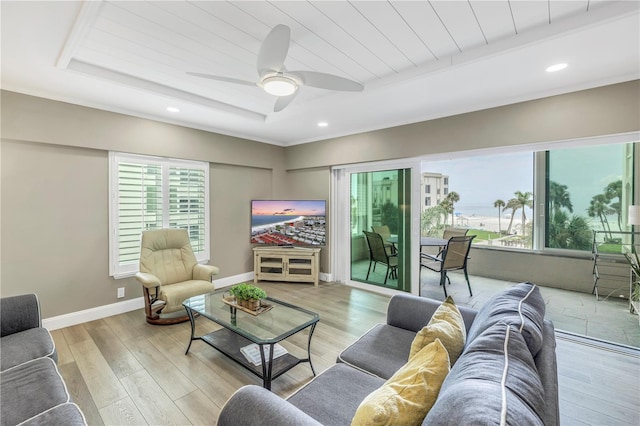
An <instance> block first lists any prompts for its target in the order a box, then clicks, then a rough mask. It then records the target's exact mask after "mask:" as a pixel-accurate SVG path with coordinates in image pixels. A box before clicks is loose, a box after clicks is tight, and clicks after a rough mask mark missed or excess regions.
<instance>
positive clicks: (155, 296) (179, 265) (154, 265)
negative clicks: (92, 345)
mask: <svg viewBox="0 0 640 426" xmlns="http://www.w3.org/2000/svg"><path fill="white" fill-rule="evenodd" d="M218 271H219V270H218V268H217V267H215V266H211V265H200V264H198V262H197V261H196V256H195V255H194V254H193V249H192V248H191V242H190V241H189V234H188V233H187V230H186V229H154V230H152V231H145V232H143V233H142V243H141V248H140V272H138V273H137V274H136V279H137V280H138V281H139V282H140V283H141V284H142V289H143V293H144V307H145V314H146V316H147V322H148V323H150V324H176V323H180V322H184V321H188V320H189V317H188V315H187V314H186V312H185V311H184V307H183V306H182V302H184V301H185V300H186V299H188V298H190V297H193V296H197V295H199V294H205V293H210V292H212V291H214V290H215V286H214V285H213V283H212V282H211V278H212V276H213V275H217V274H218Z"/></svg>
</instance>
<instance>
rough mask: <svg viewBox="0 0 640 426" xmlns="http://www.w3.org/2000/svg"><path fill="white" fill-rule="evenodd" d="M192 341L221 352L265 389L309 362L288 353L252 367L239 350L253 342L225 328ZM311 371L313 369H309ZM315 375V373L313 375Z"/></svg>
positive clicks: (194, 338) (307, 359)
mask: <svg viewBox="0 0 640 426" xmlns="http://www.w3.org/2000/svg"><path fill="white" fill-rule="evenodd" d="M193 340H202V341H203V342H205V343H206V344H208V345H209V346H211V347H212V348H214V349H217V350H218V351H220V352H222V354H224V355H226V356H227V357H228V358H230V359H232V360H234V361H235V362H237V363H238V364H240V365H242V366H243V367H245V368H246V369H247V370H249V371H250V372H251V373H253V374H255V375H256V376H258V377H260V378H261V379H262V382H263V386H264V388H265V389H271V381H272V380H273V379H276V378H278V377H280V376H281V375H282V374H284V373H286V372H287V371H289V370H291V369H292V368H293V367H295V366H296V365H298V364H300V363H302V362H309V363H310V360H309V358H303V359H300V358H297V357H295V356H293V355H291V354H290V353H286V354H284V355H282V356H279V357H278V358H276V359H274V360H273V363H272V364H271V365H269V360H268V359H267V360H266V362H265V363H264V364H262V365H259V366H257V365H253V364H252V363H251V362H249V361H248V360H247V359H246V358H245V356H244V355H243V354H242V352H240V348H242V347H244V346H247V345H250V344H252V343H253V342H252V341H251V340H249V339H247V338H245V337H242V336H240V335H239V334H236V333H234V332H233V331H230V330H228V329H226V328H222V329H220V330H216V331H214V332H211V333H209V334H205V335H203V336H199V337H195V336H194V337H193V338H192V339H191V342H193ZM191 342H189V347H190V346H191ZM263 346H269V344H264V345H263ZM188 352H189V348H187V353H188ZM269 367H271V368H269ZM311 369H312V371H313V367H312V368H311ZM314 375H315V373H314Z"/></svg>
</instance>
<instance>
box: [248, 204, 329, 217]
mask: <svg viewBox="0 0 640 426" xmlns="http://www.w3.org/2000/svg"><path fill="white" fill-rule="evenodd" d="M325 205H326V203H325V200H253V201H252V202H251V214H252V215H254V216H258V215H267V216H275V215H285V216H325Z"/></svg>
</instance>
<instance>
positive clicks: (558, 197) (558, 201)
mask: <svg viewBox="0 0 640 426" xmlns="http://www.w3.org/2000/svg"><path fill="white" fill-rule="evenodd" d="M547 198H548V199H549V212H550V213H551V214H552V215H553V214H554V213H555V212H556V211H558V210H559V209H560V208H562V207H564V208H566V209H567V210H569V213H573V204H572V203H571V196H570V195H569V192H568V191H567V185H560V184H559V183H557V182H554V181H549V194H548V196H547Z"/></svg>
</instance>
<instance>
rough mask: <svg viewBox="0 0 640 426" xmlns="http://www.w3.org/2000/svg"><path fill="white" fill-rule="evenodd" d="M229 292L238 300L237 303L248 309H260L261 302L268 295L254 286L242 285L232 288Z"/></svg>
mask: <svg viewBox="0 0 640 426" xmlns="http://www.w3.org/2000/svg"><path fill="white" fill-rule="evenodd" d="M229 292H230V293H231V294H232V295H233V296H234V297H235V298H236V302H237V303H238V304H239V305H240V306H242V307H244V308H247V309H250V310H252V311H257V310H258V309H260V300H262V299H264V298H266V297H267V293H266V292H265V291H264V290H263V289H261V288H259V287H256V286H254V285H252V284H248V283H242V284H238V285H234V286H233V287H231V289H230V290H229Z"/></svg>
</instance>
